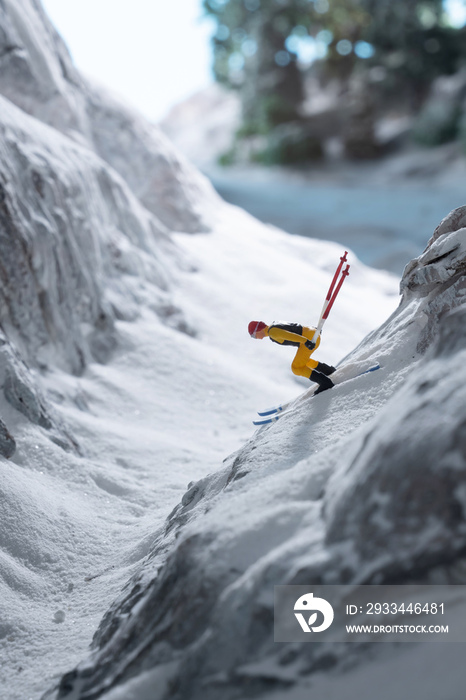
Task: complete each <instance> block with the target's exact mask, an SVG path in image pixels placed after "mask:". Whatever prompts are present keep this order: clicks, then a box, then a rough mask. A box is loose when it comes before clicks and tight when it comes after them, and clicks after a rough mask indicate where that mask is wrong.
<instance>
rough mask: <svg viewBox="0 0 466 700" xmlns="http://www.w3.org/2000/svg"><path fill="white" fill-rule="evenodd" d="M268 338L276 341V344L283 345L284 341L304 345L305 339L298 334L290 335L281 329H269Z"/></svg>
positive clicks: (289, 332)
mask: <svg viewBox="0 0 466 700" xmlns="http://www.w3.org/2000/svg"><path fill="white" fill-rule="evenodd" d="M268 335H269V338H272V339H273V340H276V341H277V342H278V343H283V341H284V340H290V341H291V342H292V343H305V342H306V341H307V338H305V337H304V335H299V333H291V331H285V330H283V328H270V329H269V332H268Z"/></svg>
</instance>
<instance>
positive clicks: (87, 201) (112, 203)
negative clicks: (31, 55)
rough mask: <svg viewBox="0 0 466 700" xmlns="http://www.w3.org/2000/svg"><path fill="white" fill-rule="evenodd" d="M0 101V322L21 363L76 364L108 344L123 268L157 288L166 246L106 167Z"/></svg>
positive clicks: (161, 231) (162, 280) (77, 368)
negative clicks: (0, 302) (17, 350)
mask: <svg viewBox="0 0 466 700" xmlns="http://www.w3.org/2000/svg"><path fill="white" fill-rule="evenodd" d="M0 102H1V109H2V122H1V123H0V153H1V155H2V159H1V165H0V254H1V259H2V271H1V280H0V282H1V283H0V299H1V300H2V305H1V310H0V323H1V324H2V327H3V329H4V330H5V332H6V333H7V335H8V338H9V339H11V340H13V341H14V342H15V344H16V346H17V348H18V349H19V350H20V352H21V353H22V355H23V357H24V358H25V359H26V360H27V361H28V362H30V363H32V364H33V365H35V366H41V365H46V364H47V363H49V362H52V363H56V362H57V361H58V363H59V364H60V365H61V366H63V367H64V368H65V369H70V370H71V371H72V372H74V373H80V372H81V371H82V369H83V368H84V366H85V365H86V363H87V362H88V361H89V360H90V359H97V360H102V359H105V356H107V355H108V352H109V351H110V350H111V347H112V345H113V344H114V342H115V337H114V330H113V319H114V316H115V310H116V309H117V308H118V305H119V304H120V305H122V306H123V308H124V307H125V303H126V302H125V299H126V298H127V297H128V296H131V294H130V293H129V283H130V279H131V275H135V274H137V275H138V276H142V278H143V279H145V280H146V281H147V283H149V284H151V285H154V287H155V288H158V289H159V290H160V291H161V293H166V292H167V290H168V281H167V280H168V276H167V272H166V268H167V267H170V264H173V263H170V262H169V260H173V257H172V252H171V251H173V246H172V245H171V243H170V240H169V238H168V235H167V233H166V229H165V227H164V226H163V224H161V223H160V222H159V221H158V220H157V219H156V218H155V217H154V216H151V215H150V214H149V213H148V212H147V211H146V210H144V209H143V208H142V207H141V205H140V204H139V202H138V201H137V200H136V199H135V197H134V196H133V195H132V193H131V192H130V191H129V190H128V188H127V186H126V185H125V183H124V182H123V181H122V180H121V178H119V177H118V175H117V174H116V173H115V171H112V170H111V169H110V168H108V167H107V166H106V165H105V164H104V163H103V162H102V161H101V160H99V159H98V158H97V157H96V156H94V155H93V154H92V153H91V152H90V151H88V150H87V149H84V148H82V147H81V146H78V145H76V144H74V143H73V142H71V141H69V139H66V138H64V137H60V135H58V134H57V133H56V132H52V131H51V130H50V129H48V128H47V127H45V126H43V125H41V124H40V123H39V122H37V121H36V120H33V119H32V118H30V117H27V116H26V115H25V114H24V113H22V112H20V111H19V110H18V109H17V108H15V107H13V105H11V103H9V102H7V101H6V100H4V99H2V98H0ZM110 299H111V300H112V301H111V302H110Z"/></svg>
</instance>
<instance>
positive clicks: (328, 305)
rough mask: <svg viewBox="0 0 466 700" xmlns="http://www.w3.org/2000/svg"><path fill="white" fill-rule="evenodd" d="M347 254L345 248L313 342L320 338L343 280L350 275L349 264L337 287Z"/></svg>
mask: <svg viewBox="0 0 466 700" xmlns="http://www.w3.org/2000/svg"><path fill="white" fill-rule="evenodd" d="M347 255H348V251H346V250H345V254H344V255H343V257H341V258H340V264H339V265H338V267H337V270H336V272H335V274H334V276H333V280H332V283H331V285H330V287H329V290H328V292H327V296H326V297H325V301H324V305H323V307H322V312H321V314H320V318H319V323H318V324H317V328H316V332H315V333H314V338H315V341H314V340H313V342H316V343H317V339H318V338H319V336H320V334H321V332H322V327H323V325H324V323H325V321H326V320H327V318H328V315H329V313H330V310H331V308H332V306H333V304H334V302H335V299H336V298H337V296H338V292H339V291H340V289H341V286H342V284H343V282H344V281H345V277H347V276H348V275H349V269H350V266H349V265H347V266H346V268H345V269H344V270H343V272H342V274H341V278H340V281H339V282H338V285H337V287H336V288H335V284H336V281H337V279H338V276H339V274H340V272H341V268H342V267H343V263H344V262H346V256H347Z"/></svg>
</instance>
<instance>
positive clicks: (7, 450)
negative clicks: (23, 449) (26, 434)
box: [0, 419, 16, 459]
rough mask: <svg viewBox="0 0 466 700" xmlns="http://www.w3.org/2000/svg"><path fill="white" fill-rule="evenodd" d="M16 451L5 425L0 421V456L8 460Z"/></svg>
mask: <svg viewBox="0 0 466 700" xmlns="http://www.w3.org/2000/svg"><path fill="white" fill-rule="evenodd" d="M15 451H16V442H15V439H14V438H13V436H12V435H10V433H9V432H8V428H7V427H6V425H5V423H4V422H3V421H2V420H1V419H0V455H1V456H2V457H6V458H7V459H9V458H10V457H13V455H14V453H15Z"/></svg>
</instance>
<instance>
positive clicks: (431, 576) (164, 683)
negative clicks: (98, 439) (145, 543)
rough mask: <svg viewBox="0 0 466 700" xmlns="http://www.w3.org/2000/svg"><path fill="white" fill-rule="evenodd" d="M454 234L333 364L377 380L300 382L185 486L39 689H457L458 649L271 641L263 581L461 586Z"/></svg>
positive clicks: (151, 697)
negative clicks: (90, 640)
mask: <svg viewBox="0 0 466 700" xmlns="http://www.w3.org/2000/svg"><path fill="white" fill-rule="evenodd" d="M465 224H466V207H462V208H460V209H458V210H455V211H454V212H452V213H451V214H450V215H449V216H448V217H447V218H446V219H445V220H444V221H443V222H442V223H441V224H440V226H439V227H438V228H437V230H436V231H435V233H434V236H433V237H432V238H431V240H430V241H429V245H428V247H427V249H426V251H425V252H424V253H423V254H422V255H421V256H420V257H419V258H418V259H416V260H414V261H412V262H411V263H410V264H409V265H408V266H407V268H406V270H405V274H404V277H403V280H402V289H403V292H404V293H403V298H402V302H401V304H400V306H399V308H398V309H397V310H396V311H395V312H394V313H393V314H392V316H391V317H390V318H389V319H388V320H387V321H386V322H385V323H383V324H382V326H381V327H380V328H379V329H377V330H375V331H373V332H372V333H370V334H369V335H368V336H367V337H366V338H365V339H364V340H363V341H362V342H361V343H360V344H359V345H358V347H357V348H356V349H355V350H354V351H353V352H351V353H350V354H349V355H348V356H347V357H346V358H345V359H344V360H343V361H342V363H341V366H340V367H339V369H338V371H339V372H341V373H345V372H346V373H348V374H349V373H350V370H351V371H354V369H355V368H359V367H361V366H363V365H364V364H365V363H372V362H373V361H374V359H375V358H377V359H378V360H379V361H380V364H381V366H382V368H381V370H379V371H378V372H373V373H371V374H367V375H364V376H362V377H359V378H356V379H353V380H349V381H347V382H345V383H343V384H341V385H339V386H335V388H333V389H332V390H331V391H327V392H325V393H323V394H321V395H319V396H318V397H315V398H312V399H311V393H312V391H311V390H307V391H306V392H305V393H304V394H302V395H301V396H300V397H299V398H298V400H297V402H296V404H295V410H294V412H293V413H292V414H291V415H288V416H284V417H283V418H282V419H281V420H280V421H279V422H278V423H275V424H273V425H271V426H269V427H266V428H264V429H260V430H258V431H257V432H256V433H255V434H254V435H253V436H252V437H251V438H250V439H249V440H248V441H247V442H246V443H245V444H244V445H243V446H242V447H240V449H239V450H237V451H236V452H234V453H233V454H232V455H231V456H230V457H229V458H228V459H227V460H225V463H224V466H223V467H222V468H221V469H219V470H216V471H215V472H214V473H212V474H211V475H209V476H207V477H205V478H203V479H201V480H199V481H197V482H195V483H194V484H192V485H191V486H190V488H189V489H188V491H187V492H186V493H185V494H184V496H183V498H182V500H181V503H180V504H179V505H178V506H177V507H176V508H175V509H174V510H173V512H172V513H171V514H170V517H169V518H168V520H167V522H166V525H165V528H164V529H160V530H159V531H157V532H156V531H154V546H153V547H151V548H150V551H149V552H148V554H147V557H146V559H145V560H144V561H143V562H142V564H141V567H140V568H139V570H138V571H137V573H136V575H135V576H134V578H133V580H132V583H131V584H130V585H128V586H127V587H126V589H125V590H124V591H123V593H122V595H121V596H120V598H119V599H118V600H117V601H116V602H115V603H114V604H113V605H112V606H111V608H110V610H109V611H108V613H107V615H106V616H105V617H104V619H103V621H102V623H101V625H100V627H99V630H98V632H97V634H96V636H95V638H94V644H93V651H92V653H91V655H90V656H89V658H88V659H87V660H86V661H84V662H82V663H81V664H80V665H79V666H78V667H77V669H75V670H74V671H73V672H71V673H69V674H66V675H65V676H64V677H63V679H62V681H61V684H60V686H59V689H58V690H57V691H56V692H52V693H51V694H50V695H48V696H47V697H53V698H57V699H62V698H68V699H70V698H71V699H73V700H77V699H78V698H79V699H84V698H86V699H89V700H90V699H91V698H106V700H107V699H108V700H123V698H124V700H130V699H133V698H134V699H136V698H137V700H159V699H160V700H161V699H165V698H177V699H178V698H179V699H180V700H181V698H187V697H189V698H192V699H193V700H195V699H196V698H203V699H207V700H209V699H210V698H212V700H213V699H214V698H215V699H216V698H219V697H221V698H222V699H228V700H229V699H230V698H231V699H233V698H240V697H241V698H243V697H249V696H254V697H264V698H265V697H266V698H267V699H268V700H278V699H279V700H302V699H304V698H305V697H310V696H311V697H314V693H315V697H327V698H335V699H336V698H338V699H339V700H340V698H342V697H345V698H361V697H363V698H372V697H374V693H375V692H376V693H377V697H381V698H383V699H386V700H392V699H393V698H395V697H400V696H401V697H408V696H409V697H410V698H416V699H417V698H419V700H421V698H422V700H429V699H430V698H432V700H434V698H438V697H442V698H445V699H447V700H450V699H451V700H454V699H455V698H458V697H460V696H461V695H462V692H463V690H462V689H463V687H464V682H465V676H464V664H462V662H461V661H460V659H461V649H459V648H458V646H455V645H450V644H446V645H445V644H443V645H440V644H437V645H433V644H427V645H426V646H425V645H420V644H419V645H401V648H400V647H399V646H397V645H396V644H395V645H391V644H383V645H376V647H377V648H376V649H374V648H372V649H371V650H370V651H369V650H368V649H367V646H365V645H364V644H362V645H357V646H356V647H355V646H354V645H334V646H333V647H328V645H320V644H319V645H315V644H291V645H281V644H278V645H277V644H275V643H274V641H273V586H274V585H278V584H306V583H309V582H310V581H312V582H313V583H332V584H335V583H348V582H358V583H375V582H377V583H389V582H394V583H395V582H396V583H401V582H408V581H417V582H422V583H433V582H439V581H444V582H450V583H464V576H465V575H464V552H465V551H466V548H465V545H466V525H465V517H464V512H465V503H464V488H465V486H464V485H465V478H466V477H465V475H466V470H465V457H466V454H465V443H464V424H465V421H466V415H465V407H466V393H465V392H466V390H465V384H464V381H463V379H464V373H465V370H464V366H465V364H464V363H465V359H466V350H465V334H464V329H465V318H466V309H465V305H464V297H465V276H464V271H465V268H466V229H465V228H464V225H465ZM460 646H461V645H460ZM323 669H327V671H326V672H325V673H324V672H322V670H323ZM329 673H331V676H329ZM435 674H440V675H441V678H438V677H436V676H435ZM375 688H377V691H375ZM313 691H314V692H313ZM406 693H408V695H406Z"/></svg>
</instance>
